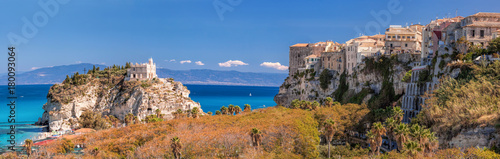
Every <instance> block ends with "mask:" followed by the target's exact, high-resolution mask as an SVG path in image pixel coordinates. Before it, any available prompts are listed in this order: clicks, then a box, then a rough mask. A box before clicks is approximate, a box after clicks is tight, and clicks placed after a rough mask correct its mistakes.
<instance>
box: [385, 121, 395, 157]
mask: <svg viewBox="0 0 500 159" xmlns="http://www.w3.org/2000/svg"><path fill="white" fill-rule="evenodd" d="M396 126H397V122H396V120H394V118H392V117H390V118H387V120H385V127H386V128H387V138H388V141H389V150H392V140H393V138H394V128H395V127H396Z"/></svg>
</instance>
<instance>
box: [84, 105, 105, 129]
mask: <svg viewBox="0 0 500 159" xmlns="http://www.w3.org/2000/svg"><path fill="white" fill-rule="evenodd" d="M78 123H79V124H80V127H82V128H92V129H96V130H102V129H107V128H109V124H108V122H107V121H106V119H104V118H102V115H101V114H100V113H98V112H94V111H90V110H86V111H84V112H83V113H82V115H80V118H79V119H78Z"/></svg>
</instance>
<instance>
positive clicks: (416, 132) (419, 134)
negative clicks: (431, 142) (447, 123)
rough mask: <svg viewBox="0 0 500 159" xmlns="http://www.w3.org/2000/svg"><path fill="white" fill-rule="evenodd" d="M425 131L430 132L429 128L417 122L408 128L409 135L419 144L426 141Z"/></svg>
mask: <svg viewBox="0 0 500 159" xmlns="http://www.w3.org/2000/svg"><path fill="white" fill-rule="evenodd" d="M427 133H430V131H429V129H424V128H422V127H421V126H420V125H418V124H415V125H413V126H412V127H411V128H410V135H411V137H412V138H413V140H416V141H418V143H420V144H424V143H425V142H426V140H427V138H426V136H427Z"/></svg>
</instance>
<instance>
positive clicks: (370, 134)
mask: <svg viewBox="0 0 500 159" xmlns="http://www.w3.org/2000/svg"><path fill="white" fill-rule="evenodd" d="M366 139H367V140H368V144H370V149H371V150H372V154H376V153H375V152H376V151H377V142H376V140H375V139H376V136H375V133H373V129H372V130H370V131H368V133H366Z"/></svg>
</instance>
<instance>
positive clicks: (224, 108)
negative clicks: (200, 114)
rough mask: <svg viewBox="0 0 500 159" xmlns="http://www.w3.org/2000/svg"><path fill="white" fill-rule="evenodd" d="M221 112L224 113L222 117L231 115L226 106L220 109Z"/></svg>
mask: <svg viewBox="0 0 500 159" xmlns="http://www.w3.org/2000/svg"><path fill="white" fill-rule="evenodd" d="M220 112H221V113H222V115H227V114H229V113H228V109H227V107H226V106H222V107H221V108H220Z"/></svg>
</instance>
